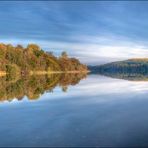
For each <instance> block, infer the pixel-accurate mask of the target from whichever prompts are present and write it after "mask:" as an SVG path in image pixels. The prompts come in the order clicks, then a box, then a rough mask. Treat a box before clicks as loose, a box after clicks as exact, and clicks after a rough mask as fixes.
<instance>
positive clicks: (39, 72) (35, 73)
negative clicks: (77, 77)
mask: <svg viewBox="0 0 148 148" xmlns="http://www.w3.org/2000/svg"><path fill="white" fill-rule="evenodd" d="M60 73H61V74H62V73H69V74H70V73H90V71H89V70H88V71H50V72H49V71H30V72H29V75H42V74H60ZM6 75H7V73H6V72H5V71H0V77H1V76H6Z"/></svg>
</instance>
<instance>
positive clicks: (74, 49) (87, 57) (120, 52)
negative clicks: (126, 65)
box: [0, 36, 148, 65]
mask: <svg viewBox="0 0 148 148" xmlns="http://www.w3.org/2000/svg"><path fill="white" fill-rule="evenodd" d="M71 39H72V40H76V41H75V42H66V41H65V42H64V41H47V40H30V39H1V40H0V41H1V42H3V43H12V44H14V45H16V44H23V45H24V46H25V45H27V44H28V43H36V44H39V45H40V46H41V47H42V48H43V49H45V50H52V51H54V52H55V53H57V54H60V53H61V52H62V51H63V50H65V51H67V52H68V53H69V54H70V56H76V57H77V58H79V59H80V61H82V62H84V63H86V64H96V65H97V64H100V63H106V62H111V61H116V60H123V59H128V58H137V57H141V58H142V57H144V58H145V57H148V56H147V55H148V46H147V45H146V44H143V45H142V43H138V42H136V43H135V42H134V41H127V40H124V39H123V38H122V37H119V38H117V37H114V36H108V37H91V36H78V37H71ZM122 39H123V40H122ZM78 41H79V42H78Z"/></svg>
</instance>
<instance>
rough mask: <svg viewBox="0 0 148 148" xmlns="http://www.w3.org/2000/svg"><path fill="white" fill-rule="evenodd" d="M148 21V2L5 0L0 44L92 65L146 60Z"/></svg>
mask: <svg viewBox="0 0 148 148" xmlns="http://www.w3.org/2000/svg"><path fill="white" fill-rule="evenodd" d="M147 17H148V2H146V1H145V2H140V1H135V2H130V1H129V2H128V1H125V2H123V1H118V2H116V1H114V2H113V1H112V2H109V1H108V2H107V1H105V2H101V1H100V2H99V1H98V2H95V1H93V2H86V1H85V2H82V1H81V2H79V1H76V2H74V1H73V2H68V1H62V2H60V1H55V2H53V1H27V2H25V1H21V2H18V1H13V2H10V1H8V2H4V1H2V2H0V22H1V27H0V32H1V35H0V42H4V43H12V44H14V45H15V44H23V45H24V46H25V45H27V44H28V43H30V42H33V43H37V44H39V45H40V46H41V47H42V48H43V49H45V50H46V51H49V50H52V51H54V53H55V54H56V55H59V54H60V53H61V51H63V50H65V51H67V52H68V53H69V54H70V55H71V56H76V57H77V58H79V59H80V60H81V61H82V62H84V63H86V64H94V65H97V64H100V63H106V62H110V61H116V60H121V59H127V58H132V57H146V56H147V54H148V50H147V47H148V44H147V39H148V31H147V25H148V21H147ZM88 59H89V60H88Z"/></svg>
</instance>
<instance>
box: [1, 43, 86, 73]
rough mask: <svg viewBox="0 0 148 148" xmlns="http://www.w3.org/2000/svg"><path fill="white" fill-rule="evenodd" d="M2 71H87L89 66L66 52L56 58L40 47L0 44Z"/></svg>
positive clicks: (34, 45)
mask: <svg viewBox="0 0 148 148" xmlns="http://www.w3.org/2000/svg"><path fill="white" fill-rule="evenodd" d="M0 70H1V71H7V73H13V72H18V73H20V72H21V73H23V74H25V73H27V72H28V71H37V70H38V71H86V70H87V66H86V65H83V64H81V63H80V62H79V60H78V59H75V58H69V57H68V55H67V53H66V52H63V53H62V54H61V56H60V57H55V56H54V55H53V54H52V52H44V51H43V50H42V49H41V48H40V47H39V46H38V45H36V44H29V45H28V46H27V47H26V48H23V47H22V46H21V45H17V46H16V47H14V46H12V45H11V44H7V45H6V44H0Z"/></svg>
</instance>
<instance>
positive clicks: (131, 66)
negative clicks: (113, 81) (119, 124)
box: [89, 59, 148, 74]
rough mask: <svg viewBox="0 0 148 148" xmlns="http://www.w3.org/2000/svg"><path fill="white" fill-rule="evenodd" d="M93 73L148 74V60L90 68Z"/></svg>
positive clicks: (120, 62) (135, 60) (128, 61)
mask: <svg viewBox="0 0 148 148" xmlns="http://www.w3.org/2000/svg"><path fill="white" fill-rule="evenodd" d="M89 69H90V70H91V71H92V72H93V73H106V72H107V73H133V74H148V59H147V60H146V59H130V60H126V61H119V62H112V63H108V64H104V65H100V66H90V67H89Z"/></svg>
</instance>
